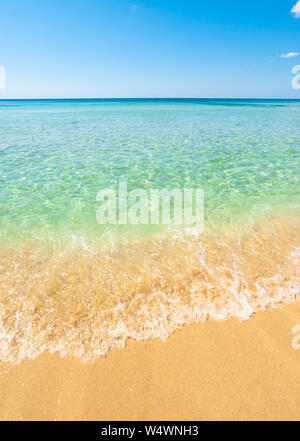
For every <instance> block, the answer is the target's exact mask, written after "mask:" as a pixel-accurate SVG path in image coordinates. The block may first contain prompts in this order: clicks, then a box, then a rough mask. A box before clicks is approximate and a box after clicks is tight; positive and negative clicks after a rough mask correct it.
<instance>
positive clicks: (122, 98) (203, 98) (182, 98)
mask: <svg viewBox="0 0 300 441" xmlns="http://www.w3.org/2000/svg"><path fill="white" fill-rule="evenodd" d="M51 100H53V101H59V100H61V101H64V100H68V101H72V100H100V101H101V100H103V101H104V100H264V101H268V100H278V101H280V100H281V101H283V100H290V101H291V100H295V101H299V100H300V97H299V98H249V97H230V98H226V97H142V98H140V97H108V98H102V97H92V98H91V97H89V98H87V97H85V98H0V101H51Z"/></svg>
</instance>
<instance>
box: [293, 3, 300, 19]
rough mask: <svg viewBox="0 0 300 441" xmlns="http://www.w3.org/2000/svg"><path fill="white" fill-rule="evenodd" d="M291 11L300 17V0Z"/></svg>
mask: <svg viewBox="0 0 300 441" xmlns="http://www.w3.org/2000/svg"><path fill="white" fill-rule="evenodd" d="M291 13H292V14H294V15H295V17H296V18H299V17H300V0H298V1H297V3H296V4H295V6H294V7H293V8H292V10H291Z"/></svg>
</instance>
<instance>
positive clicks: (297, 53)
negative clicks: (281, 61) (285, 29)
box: [280, 0, 300, 58]
mask: <svg viewBox="0 0 300 441" xmlns="http://www.w3.org/2000/svg"><path fill="white" fill-rule="evenodd" d="M299 1H300V0H299ZM298 55H299V52H288V53H287V54H281V55H280V57H281V58H294V57H298Z"/></svg>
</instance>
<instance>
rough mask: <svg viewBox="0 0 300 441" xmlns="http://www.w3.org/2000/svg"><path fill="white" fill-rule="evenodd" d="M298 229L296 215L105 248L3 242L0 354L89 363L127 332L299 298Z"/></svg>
mask: <svg viewBox="0 0 300 441" xmlns="http://www.w3.org/2000/svg"><path fill="white" fill-rule="evenodd" d="M299 232H300V219H299V218H296V217H295V218H280V219H279V218H278V219H275V220H274V219H273V220H270V221H264V222H259V223H255V224H253V225H251V226H250V225H248V226H247V228H240V227H235V228H231V229H228V230H226V231H219V232H206V233H204V234H202V235H195V234H189V233H185V234H184V233H183V232H182V233H181V234H178V232H177V233H176V232H170V233H169V234H168V235H167V236H163V237H155V238H147V239H143V240H130V241H123V242H121V243H119V244H116V245H114V246H112V247H110V248H108V247H107V245H101V244H100V243H99V244H98V245H97V246H94V247H91V248H88V247H87V246H84V247H83V246H80V245H76V246H73V247H65V248H59V247H54V246H45V245H41V244H37V243H33V242H26V243H22V244H18V245H14V246H7V247H4V246H2V247H1V249H0V271H1V280H0V360H1V361H5V362H12V363H20V362H22V361H23V360H24V359H26V358H35V357H37V356H39V355H40V354H42V353H43V352H45V351H49V352H51V353H60V354H61V356H70V357H78V358H80V359H81V360H83V361H85V362H93V361H95V360H97V359H98V358H99V357H101V356H106V355H107V354H108V352H109V350H110V349H111V348H115V347H118V348H122V347H124V346H125V344H126V340H127V339H128V338H132V339H136V340H146V339H149V338H161V339H166V338H167V337H168V336H169V335H170V334H172V333H173V332H174V331H175V330H177V329H180V328H181V327H182V326H183V325H186V324H189V323H192V322H205V321H206V320H208V319H209V318H211V319H215V320H226V319H228V318H230V317H238V318H239V319H240V320H247V319H249V318H250V317H251V316H252V314H253V313H255V312H256V311H259V310H263V309H265V308H267V307H272V306H275V305H277V304H279V303H281V302H285V303H291V302H295V301H298V300H300V239H299V238H300V235H299Z"/></svg>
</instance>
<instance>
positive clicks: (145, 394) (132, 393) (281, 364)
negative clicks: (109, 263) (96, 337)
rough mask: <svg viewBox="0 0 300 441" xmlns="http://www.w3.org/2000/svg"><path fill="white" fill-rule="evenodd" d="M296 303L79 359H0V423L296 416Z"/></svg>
mask: <svg viewBox="0 0 300 441" xmlns="http://www.w3.org/2000/svg"><path fill="white" fill-rule="evenodd" d="M299 324H300V304H299V303H296V304H292V305H284V306H280V307H279V308H278V309H268V310H267V311H264V312H258V313H256V314H255V316H254V317H252V318H251V319H250V320H248V321H245V322H240V321H239V320H237V319H230V320H228V321H223V322H217V321H213V320H210V321H208V322H207V323H205V324H199V323H195V324H192V325H189V326H186V327H184V328H183V329H182V330H181V331H177V332H175V334H173V335H172V336H171V337H169V338H168V339H167V341H166V342H162V341H161V340H158V339H155V340H154V339H153V340H148V341H146V342H137V341H131V340H130V341H129V342H128V344H127V346H126V348H125V349H113V350H112V351H110V353H109V355H108V357H107V358H102V359H99V361H97V362H96V363H93V364H85V363H83V362H81V361H79V360H77V359H73V360H72V359H68V358H61V357H60V356H59V355H50V354H44V355H42V356H40V357H39V358H37V359H35V360H26V361H25V362H23V363H22V364H19V365H12V364H9V363H1V365H0V374H1V375H0V388H1V398H0V418H1V420H22V419H23V420H73V419H74V420H181V421H182V420H233V419H234V420H257V419H258V420H299V417H300V377H299V372H300V350H295V349H293V347H292V339H293V337H295V335H294V336H293V334H292V328H293V327H294V326H296V325H299Z"/></svg>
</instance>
